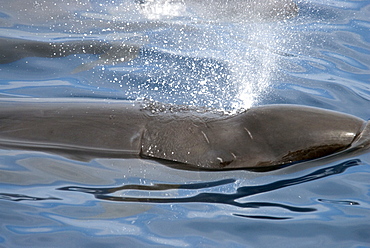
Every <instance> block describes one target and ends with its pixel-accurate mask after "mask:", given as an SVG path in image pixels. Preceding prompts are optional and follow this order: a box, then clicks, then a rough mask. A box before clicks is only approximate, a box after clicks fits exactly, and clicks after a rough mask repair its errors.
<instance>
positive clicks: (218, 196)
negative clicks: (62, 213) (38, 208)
mask: <svg viewBox="0 0 370 248" xmlns="http://www.w3.org/2000/svg"><path fill="white" fill-rule="evenodd" d="M360 164H361V160H359V159H352V160H348V161H346V162H343V163H340V164H337V165H334V166H331V167H326V168H321V169H318V170H316V171H314V172H312V173H309V174H307V175H304V176H301V177H297V178H291V179H284V180H280V181H276V182H272V183H268V184H264V185H257V186H243V187H239V188H238V189H237V190H236V192H235V193H233V194H224V193H213V192H210V193H199V194H197V195H194V196H190V197H178V198H147V197H124V196H112V195H109V194H110V193H114V192H116V191H120V190H143V191H163V190H171V189H172V190H176V189H190V190H192V189H194V190H196V189H205V188H212V187H216V186H221V185H226V184H230V183H234V182H235V181H236V180H235V179H224V180H219V181H214V182H205V183H194V184H154V185H123V186H120V187H112V188H93V187H75V186H68V187H61V188H58V190H64V191H74V192H82V193H88V194H93V195H94V196H95V198H97V199H101V200H106V201H116V202H141V203H170V204H173V203H218V204H226V205H231V206H236V207H241V208H260V207H278V208H282V209H287V210H290V211H292V212H313V211H316V209H315V208H309V207H294V206H289V205H285V204H280V203H269V202H247V203H240V202H237V200H238V199H241V198H243V197H246V196H252V195H257V194H261V193H264V192H271V191H274V190H277V189H281V188H286V187H290V186H293V185H298V184H302V183H305V182H310V181H314V180H318V179H322V178H325V177H328V176H332V175H336V174H340V173H342V172H344V171H345V170H346V169H348V168H350V167H353V166H357V165H360ZM240 217H248V216H244V215H243V216H240ZM251 218H258V216H252V217H251ZM261 218H262V217H261ZM263 218H270V217H266V216H264V217H263ZM271 218H273V219H276V217H271Z"/></svg>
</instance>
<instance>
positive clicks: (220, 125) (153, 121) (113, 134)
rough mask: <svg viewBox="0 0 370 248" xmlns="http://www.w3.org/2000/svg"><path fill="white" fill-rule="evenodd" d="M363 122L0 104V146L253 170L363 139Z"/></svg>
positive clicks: (295, 114) (302, 111)
mask: <svg viewBox="0 0 370 248" xmlns="http://www.w3.org/2000/svg"><path fill="white" fill-rule="evenodd" d="M369 126H370V125H369V124H368V123H366V122H364V121H363V120H362V119H359V118H356V117H354V116H350V115H347V114H342V113H338V112H334V111H328V110H323V109H318V108H312V107H303V106H297V105H268V106H261V107H255V108H252V109H249V110H247V111H245V112H242V113H239V114H235V115H226V114H222V113H219V112H215V111H209V110H202V109H196V108H190V107H181V106H166V105H160V104H155V103H144V104H143V103H138V102H135V103H133V102H127V101H105V100H82V99H77V100H71V99H59V100H52V99H43V100H38V99H8V100H6V99H2V100H1V102H0V147H1V148H6V149H29V150H37V151H47V152H52V153H58V154H61V155H64V156H67V157H70V158H74V159H80V160H89V159H93V158H98V157H108V158H113V157H114V158H117V157H122V158H127V157H139V156H145V157H152V158H160V159H165V160H171V161H177V162H181V163H182V165H181V166H180V167H181V168H183V169H194V168H198V169H210V170H223V169H236V168H259V167H271V166H280V165H283V164H287V163H292V162H297V161H303V160H311V159H315V158H319V157H323V156H327V155H330V154H333V153H336V152H339V151H342V150H345V149H347V148H350V147H351V145H352V144H354V143H359V142H358V139H359V138H361V140H362V141H363V140H364V139H366V140H367V141H368V137H367V136H368V133H369ZM364 130H365V131H364ZM364 132H365V133H366V134H365V135H364ZM364 136H366V137H364ZM367 141H366V142H367ZM360 143H361V142H360ZM363 143H364V142H362V143H361V144H363Z"/></svg>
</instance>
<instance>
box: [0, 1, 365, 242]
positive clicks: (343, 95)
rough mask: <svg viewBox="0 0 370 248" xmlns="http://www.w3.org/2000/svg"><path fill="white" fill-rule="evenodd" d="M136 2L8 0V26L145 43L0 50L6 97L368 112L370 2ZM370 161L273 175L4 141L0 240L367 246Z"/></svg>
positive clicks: (20, 31) (346, 157) (4, 9)
mask: <svg viewBox="0 0 370 248" xmlns="http://www.w3.org/2000/svg"><path fill="white" fill-rule="evenodd" d="M138 2H140V1H131V0H121V1H105V0H91V1H87V0H85V1H78V2H77V1H47V3H45V2H43V1H21V0H19V1H17V0H15V1H12V3H11V4H9V2H8V1H5V0H0V6H1V9H0V26H1V28H0V36H1V37H0V38H1V39H2V38H4V39H9V38H14V39H26V40H30V41H42V42H52V43H55V42H56V43H58V42H72V43H73V42H79V41H98V42H100V44H101V43H104V42H108V43H109V44H113V46H117V45H120V44H126V45H129V46H135V47H138V49H139V54H138V55H133V56H132V60H130V61H123V62H122V61H120V60H121V59H124V58H126V57H127V56H131V55H132V54H127V53H123V52H122V53H119V52H117V53H118V54H119V56H118V55H117V57H115V58H110V60H109V61H107V62H104V61H100V62H99V55H97V54H90V53H78V54H70V55H68V56H49V57H29V56H25V57H23V58H20V59H17V60H14V61H3V63H2V64H0V97H39V98H44V97H45V98H47V97H48V98H58V97H84V98H108V99H112V100H114V99H124V100H136V99H141V98H150V99H153V100H156V101H162V102H165V103H177V104H187V105H196V106H205V107H213V108H221V109H227V110H230V109H237V108H248V107H251V106H257V105H263V104H275V103H291V104H301V105H308V106H315V107H321V108H325V109H331V110H336V111H340V112H344V113H349V114H352V115H355V116H358V117H361V118H363V119H365V120H368V119H369V118H370V108H369V106H370V91H369V87H370V81H369V78H370V70H369V66H370V56H369V54H370V33H369V32H368V30H369V28H370V19H369V16H370V1H339V0H333V1H319V0H312V1H301V2H298V3H297V4H298V6H299V8H300V10H299V15H298V16H297V17H295V18H291V19H288V20H285V21H281V20H280V21H279V20H266V21H253V20H250V19H248V18H243V17H242V16H241V17H240V16H239V17H238V18H236V19H235V18H228V17H227V16H220V18H214V15H210V14H209V13H208V12H203V13H206V14H207V15H205V14H204V15H202V14H200V13H202V12H201V11H204V10H203V9H199V10H198V11H195V10H194V9H193V10H192V9H191V8H190V10H189V9H186V8H184V6H183V5H176V4H172V5H171V4H169V3H168V2H167V1H158V2H156V3H153V5H150V6H149V7H150V8H149V7H148V6H147V7H146V9H142V8H137V5H138V4H139V3H138ZM149 2H151V1H149ZM189 2H190V4H191V1H189ZM199 11H200V12H199ZM211 14H212V13H211ZM117 53H116V54H117ZM117 60H118V61H117ZM97 61H98V62H97ZM81 65H85V66H81ZM76 68H78V69H77V70H76ZM102 131H104V130H102ZM369 164H370V153H369V152H368V151H365V152H363V153H356V154H351V153H350V154H343V155H341V156H334V157H331V158H326V159H319V160H315V161H310V162H305V163H300V164H295V165H291V166H289V167H286V168H283V169H280V170H276V171H270V172H253V171H247V170H237V171H225V172H207V171H186V170H180V169H177V167H176V164H173V163H170V162H166V163H165V162H163V161H156V160H148V159H137V158H131V159H94V160H92V161H88V162H81V161H76V160H72V159H68V158H64V157H61V156H58V155H53V154H48V153H42V152H35V151H21V150H0V208H1V211H0V216H1V226H0V246H3V247H26V246H27V247H66V243H67V242H68V247H148V246H152V247H166V246H168V247H215V246H217V247H271V246H274V247H290V246H294V247H316V246H321V247H369V246H370V224H369V223H370V217H369V216H370V210H369V209H370V180H369V179H370V166H369Z"/></svg>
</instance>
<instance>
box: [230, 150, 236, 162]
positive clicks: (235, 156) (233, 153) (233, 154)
mask: <svg viewBox="0 0 370 248" xmlns="http://www.w3.org/2000/svg"><path fill="white" fill-rule="evenodd" d="M231 155H233V157H234V159H235V160H236V155H235V154H234V153H232V152H231Z"/></svg>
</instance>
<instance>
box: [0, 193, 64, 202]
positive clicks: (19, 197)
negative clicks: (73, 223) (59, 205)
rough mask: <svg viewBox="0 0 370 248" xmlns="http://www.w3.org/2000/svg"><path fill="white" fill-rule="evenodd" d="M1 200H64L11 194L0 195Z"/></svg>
mask: <svg viewBox="0 0 370 248" xmlns="http://www.w3.org/2000/svg"><path fill="white" fill-rule="evenodd" d="M0 200H7V201H15V202H17V201H45V200H62V199H60V198H56V197H35V196H29V195H22V194H9V193H0Z"/></svg>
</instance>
